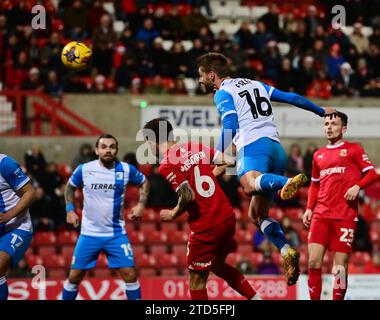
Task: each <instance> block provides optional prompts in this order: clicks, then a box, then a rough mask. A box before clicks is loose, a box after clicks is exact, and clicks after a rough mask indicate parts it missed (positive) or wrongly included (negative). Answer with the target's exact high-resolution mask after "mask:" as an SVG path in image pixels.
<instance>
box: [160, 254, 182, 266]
mask: <svg viewBox="0 0 380 320" xmlns="http://www.w3.org/2000/svg"><path fill="white" fill-rule="evenodd" d="M156 258H157V267H160V268H165V267H174V266H175V267H177V266H178V257H177V256H176V255H174V254H172V253H165V254H162V255H159V256H158V257H156Z"/></svg>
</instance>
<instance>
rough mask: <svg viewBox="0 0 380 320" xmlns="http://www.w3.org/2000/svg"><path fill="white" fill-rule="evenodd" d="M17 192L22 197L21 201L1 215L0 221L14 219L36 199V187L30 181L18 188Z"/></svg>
mask: <svg viewBox="0 0 380 320" xmlns="http://www.w3.org/2000/svg"><path fill="white" fill-rule="evenodd" d="M15 193H16V194H17V196H18V197H19V198H20V201H19V202H18V203H17V204H16V205H15V206H14V207H13V208H12V209H10V210H9V211H7V212H6V213H4V214H1V215H0V223H7V222H8V221H9V220H12V219H13V218H14V217H16V216H18V215H19V214H20V213H22V212H24V211H25V209H27V208H29V207H30V206H31V205H32V203H33V201H34V189H33V187H32V184H31V183H30V182H28V183H26V184H25V185H24V186H23V187H21V188H20V189H19V190H16V191H15Z"/></svg>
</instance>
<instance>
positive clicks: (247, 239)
mask: <svg viewBox="0 0 380 320" xmlns="http://www.w3.org/2000/svg"><path fill="white" fill-rule="evenodd" d="M235 240H236V242H237V243H238V245H241V244H250V245H251V243H252V232H251V231H250V230H242V229H238V230H236V231H235Z"/></svg>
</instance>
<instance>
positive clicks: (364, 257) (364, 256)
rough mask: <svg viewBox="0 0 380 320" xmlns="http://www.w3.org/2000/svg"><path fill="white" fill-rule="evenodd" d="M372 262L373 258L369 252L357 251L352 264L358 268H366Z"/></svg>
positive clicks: (353, 254)
mask: <svg viewBox="0 0 380 320" xmlns="http://www.w3.org/2000/svg"><path fill="white" fill-rule="evenodd" d="M370 260H371V256H370V254H369V253H368V252H361V251H356V252H353V253H352V255H351V262H352V263H353V264H355V265H356V266H364V265H365V264H366V263H367V262H368V261H370Z"/></svg>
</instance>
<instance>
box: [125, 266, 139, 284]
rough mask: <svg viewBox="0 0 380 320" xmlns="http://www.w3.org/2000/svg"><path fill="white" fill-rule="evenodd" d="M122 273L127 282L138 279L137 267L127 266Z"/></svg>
mask: <svg viewBox="0 0 380 320" xmlns="http://www.w3.org/2000/svg"><path fill="white" fill-rule="evenodd" d="M121 273H122V276H123V279H124V281H125V282H136V281H137V272H136V269H135V268H125V269H123V270H122V272H121Z"/></svg>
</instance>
